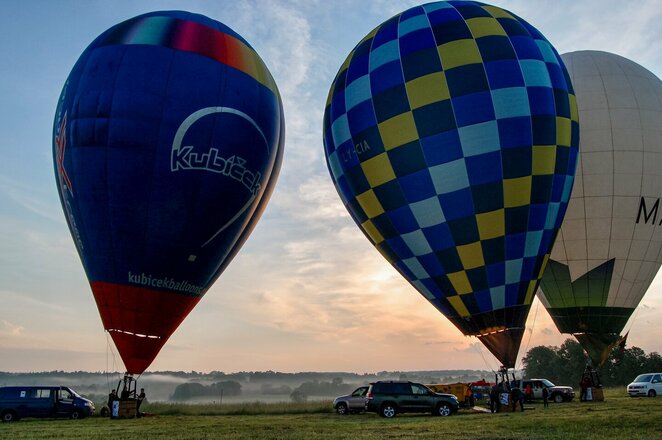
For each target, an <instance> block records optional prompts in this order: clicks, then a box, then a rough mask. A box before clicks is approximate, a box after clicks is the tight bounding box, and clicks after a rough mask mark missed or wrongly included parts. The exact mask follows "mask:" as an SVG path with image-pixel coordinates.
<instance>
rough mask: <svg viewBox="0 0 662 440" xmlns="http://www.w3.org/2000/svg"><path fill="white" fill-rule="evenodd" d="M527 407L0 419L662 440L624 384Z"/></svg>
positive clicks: (161, 409)
mask: <svg viewBox="0 0 662 440" xmlns="http://www.w3.org/2000/svg"><path fill="white" fill-rule="evenodd" d="M526 408H527V410H526V411H525V412H523V413H522V412H516V413H499V414H490V413H481V412H477V411H469V410H461V411H460V412H459V413H458V414H457V415H454V416H452V417H448V418H442V417H432V416H429V415H418V414H412V415H406V414H401V415H398V416H397V417H395V418H394V419H391V420H386V419H382V418H380V417H379V416H377V415H375V414H360V415H348V416H339V415H337V414H335V413H333V412H332V411H331V402H322V403H320V402H315V403H308V404H290V403H283V404H260V403H249V404H233V405H223V406H213V405H166V404H154V405H151V406H149V405H145V407H144V410H145V411H149V412H151V413H153V414H154V415H153V416H151V417H144V418H142V419H132V420H109V419H105V418H101V417H91V418H87V419H83V420H37V419H26V420H21V421H19V422H15V423H3V424H0V439H3V440H4V439H46V438H65V439H96V438H103V439H109V440H110V439H112V440H115V439H118V440H119V439H140V440H149V439H186V440H193V439H227V438H230V439H234V438H237V439H253V440H254V439H262V438H265V439H318V438H319V439H409V438H420V439H441V438H443V439H455V438H457V439H480V440H492V439H504V440H505V439H509V440H511V439H512V440H515V439H518V440H519V439H522V440H525V439H563V440H575V439H577V440H580V439H581V440H586V439H600V440H606V439H618V440H626V439H627V440H629V439H646V440H650V439H662V421H661V420H660V419H661V418H662V398H660V397H658V398H653V399H650V398H638V399H631V398H629V397H627V396H626V395H625V390H624V389H622V388H619V389H615V390H607V392H606V398H605V402H595V403H591V402H588V403H585V402H578V401H573V402H570V403H562V404H553V403H551V404H550V405H549V408H548V409H544V408H543V406H542V404H531V405H527V407H526Z"/></svg>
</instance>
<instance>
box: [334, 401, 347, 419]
mask: <svg viewBox="0 0 662 440" xmlns="http://www.w3.org/2000/svg"><path fill="white" fill-rule="evenodd" d="M336 412H337V413H338V414H340V415H341V416H344V415H347V412H348V411H347V404H346V403H339V404H338V406H336Z"/></svg>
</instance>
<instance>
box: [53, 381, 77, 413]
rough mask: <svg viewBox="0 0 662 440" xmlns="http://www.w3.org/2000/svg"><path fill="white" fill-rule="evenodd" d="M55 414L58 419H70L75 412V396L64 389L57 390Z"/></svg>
mask: <svg viewBox="0 0 662 440" xmlns="http://www.w3.org/2000/svg"><path fill="white" fill-rule="evenodd" d="M54 392H55V393H56V403H55V413H56V415H57V416H58V417H69V416H70V415H71V413H72V412H73V411H74V395H73V394H71V393H70V392H69V390H68V389H66V388H64V387H60V388H59V389H58V388H56V389H55V390H54Z"/></svg>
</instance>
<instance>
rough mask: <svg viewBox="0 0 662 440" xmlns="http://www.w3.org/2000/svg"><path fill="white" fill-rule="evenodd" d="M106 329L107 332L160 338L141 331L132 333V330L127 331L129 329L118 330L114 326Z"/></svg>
mask: <svg viewBox="0 0 662 440" xmlns="http://www.w3.org/2000/svg"><path fill="white" fill-rule="evenodd" d="M106 330H107V331H108V333H112V332H115V333H123V334H125V335H130V336H135V337H137V338H148V339H161V338H162V336H158V335H145V334H142V333H133V332H129V331H126V330H120V329H116V328H108V329H106Z"/></svg>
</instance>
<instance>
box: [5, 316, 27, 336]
mask: <svg viewBox="0 0 662 440" xmlns="http://www.w3.org/2000/svg"><path fill="white" fill-rule="evenodd" d="M23 330H25V327H23V326H22V325H18V324H13V323H11V322H9V321H6V320H4V319H0V337H1V336H9V337H20V336H21V334H22V333H23Z"/></svg>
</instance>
